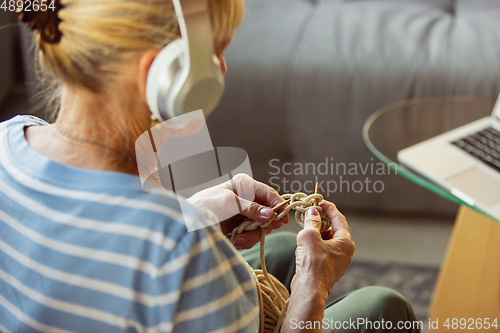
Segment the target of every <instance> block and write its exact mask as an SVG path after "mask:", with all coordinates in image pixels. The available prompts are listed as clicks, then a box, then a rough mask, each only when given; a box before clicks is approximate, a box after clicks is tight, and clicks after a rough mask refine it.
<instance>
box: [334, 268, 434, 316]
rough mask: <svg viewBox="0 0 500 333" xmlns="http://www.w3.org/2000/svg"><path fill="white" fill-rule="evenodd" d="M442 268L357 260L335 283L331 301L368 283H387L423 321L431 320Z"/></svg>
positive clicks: (377, 284) (385, 285)
mask: <svg viewBox="0 0 500 333" xmlns="http://www.w3.org/2000/svg"><path fill="white" fill-rule="evenodd" d="M438 272H439V269H438V268H433V267H418V266H410V265H402V264H394V263H391V264H374V263H365V262H353V263H352V264H351V266H349V269H348V270H347V272H346V273H345V274H344V276H343V277H342V278H341V279H340V280H339V281H338V282H337V283H336V284H335V286H334V287H333V290H332V293H331V294H330V297H329V300H330V299H331V300H333V299H336V298H338V297H340V296H342V295H343V294H345V293H348V292H350V291H353V290H356V289H359V288H362V287H366V286H383V287H388V288H391V289H394V290H396V291H398V292H399V293H401V294H402V295H404V296H405V297H406V299H408V301H409V302H410V303H411V305H412V306H413V310H414V311H415V314H416V315H417V317H418V319H419V320H422V321H424V322H425V321H427V320H428V318H429V317H428V312H429V304H430V301H431V297H432V291H433V290H434V285H435V283H436V279H437V275H438Z"/></svg>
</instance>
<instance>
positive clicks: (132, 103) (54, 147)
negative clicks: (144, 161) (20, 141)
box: [25, 87, 150, 174]
mask: <svg viewBox="0 0 500 333" xmlns="http://www.w3.org/2000/svg"><path fill="white" fill-rule="evenodd" d="M119 95H120V96H104V95H99V94H94V93H91V92H88V91H85V90H82V89H71V88H68V87H65V89H63V93H62V97H61V108H60V111H59V113H58V117H57V120H56V122H55V124H53V125H51V126H45V127H30V128H27V130H26V132H25V133H26V139H27V140H28V143H29V145H30V146H31V147H32V148H33V149H35V150H36V151H38V152H39V153H41V154H43V155H46V156H47V157H49V158H52V159H54V160H57V161H59V162H62V163H65V164H69V165H72V166H75V167H80V168H85V169H94V170H103V171H105V170H106V171H117V172H125V173H131V174H138V171H137V163H136V162H135V149H134V147H135V140H136V139H137V137H138V136H139V135H140V134H142V133H143V132H145V131H146V130H148V129H149V126H150V115H149V110H148V109H147V106H144V105H140V103H138V102H140V99H137V98H136V99H134V98H133V97H134V96H133V95H134V94H133V93H132V94H130V93H129V94H127V93H126V92H125V91H123V90H122V91H121V92H120V94H119ZM119 97H122V98H119Z"/></svg>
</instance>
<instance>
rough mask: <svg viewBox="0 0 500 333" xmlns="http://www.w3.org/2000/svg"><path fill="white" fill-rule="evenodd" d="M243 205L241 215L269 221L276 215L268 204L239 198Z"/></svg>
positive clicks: (241, 205) (258, 220)
mask: <svg viewBox="0 0 500 333" xmlns="http://www.w3.org/2000/svg"><path fill="white" fill-rule="evenodd" d="M238 199H239V202H240V207H241V212H240V214H241V215H244V216H246V217H248V218H249V219H251V220H254V221H257V222H267V221H269V220H270V219H272V218H273V217H274V211H273V210H272V209H271V208H269V207H266V206H262V205H259V204H258V203H256V202H254V201H249V200H246V199H243V198H238Z"/></svg>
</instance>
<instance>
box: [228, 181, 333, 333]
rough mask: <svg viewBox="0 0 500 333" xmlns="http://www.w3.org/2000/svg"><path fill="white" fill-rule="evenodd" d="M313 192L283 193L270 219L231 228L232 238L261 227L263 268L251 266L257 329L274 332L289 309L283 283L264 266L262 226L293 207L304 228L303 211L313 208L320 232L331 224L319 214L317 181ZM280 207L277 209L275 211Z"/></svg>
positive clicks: (244, 223)
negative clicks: (319, 217)
mask: <svg viewBox="0 0 500 333" xmlns="http://www.w3.org/2000/svg"><path fill="white" fill-rule="evenodd" d="M315 192H316V193H314V194H311V195H307V194H304V193H295V194H284V195H282V196H281V197H282V198H283V199H285V201H284V202H282V203H280V204H278V205H276V206H275V207H274V208H273V210H274V218H273V219H272V220H271V221H269V222H256V221H252V220H246V221H244V222H243V223H241V224H240V225H239V226H237V227H236V228H234V229H233V231H232V233H231V242H234V239H235V237H236V235H238V234H240V233H242V232H243V231H245V230H256V229H257V228H261V231H260V265H261V267H262V269H256V270H252V269H251V272H252V276H253V279H254V281H255V285H256V286H257V294H258V298H259V314H260V325H259V333H277V332H279V330H280V328H281V325H282V324H283V321H284V319H285V316H286V312H287V310H288V301H289V299H290V295H289V293H288V290H287V289H286V287H285V286H284V285H283V284H282V283H281V282H280V281H279V280H278V279H277V278H275V277H274V276H273V275H271V274H269V273H268V272H267V269H266V262H265V257H264V245H265V236H266V233H265V230H264V228H265V227H267V226H268V225H269V224H271V223H272V221H277V220H281V219H282V218H283V217H284V216H285V215H286V214H288V213H289V212H290V210H292V209H293V210H295V219H296V221H297V223H298V224H299V225H300V226H301V227H302V228H303V227H304V218H305V213H306V211H307V210H308V209H309V208H316V209H317V210H318V212H319V213H320V216H321V221H322V226H321V232H324V231H327V230H328V229H329V228H330V226H331V223H330V220H329V219H328V218H327V217H326V216H324V215H321V211H322V209H321V207H320V206H319V203H320V202H321V200H323V196H322V195H321V194H319V193H318V184H316V191H315ZM281 209H283V210H282V211H281V212H280V213H278V212H279V211H280V210H281Z"/></svg>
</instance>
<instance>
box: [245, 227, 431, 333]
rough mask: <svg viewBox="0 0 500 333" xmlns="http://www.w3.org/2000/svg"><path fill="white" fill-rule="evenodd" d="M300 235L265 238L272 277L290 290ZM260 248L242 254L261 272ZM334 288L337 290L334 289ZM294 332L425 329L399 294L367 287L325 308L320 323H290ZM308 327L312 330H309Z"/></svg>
mask: <svg viewBox="0 0 500 333" xmlns="http://www.w3.org/2000/svg"><path fill="white" fill-rule="evenodd" d="M296 247H297V235H296V234H294V233H292V232H276V233H271V234H269V235H268V236H266V243H265V260H266V267H267V270H268V272H269V273H271V274H272V275H274V276H275V277H276V278H277V279H279V280H280V281H281V282H282V283H283V284H284V285H285V286H286V287H287V288H288V289H289V290H290V283H291V281H292V278H293V275H294V274H295V249H296ZM259 249H260V244H257V245H256V246H254V247H253V248H251V249H249V250H242V251H240V252H241V254H242V255H243V257H244V258H245V260H246V261H247V262H248V263H249V264H250V266H252V267H253V268H254V269H255V268H260V255H259ZM334 288H335V287H334ZM291 325H293V326H295V327H292V328H312V327H313V325H317V326H316V327H321V328H323V332H325V333H331V332H366V333H372V332H408V333H410V332H411V333H417V332H420V329H421V328H423V323H422V322H421V321H418V320H417V318H416V316H415V314H414V313H413V310H412V308H411V305H410V303H408V301H407V300H406V299H405V298H404V297H403V295H401V294H399V293H398V292H396V291H394V290H391V289H388V288H384V287H365V288H362V289H359V290H356V291H353V292H351V293H348V294H346V295H344V296H342V297H340V298H338V299H336V300H335V301H333V302H331V303H330V304H328V305H327V306H326V309H325V318H324V319H323V321H322V322H321V323H320V322H316V323H313V322H297V321H295V322H294V321H293V320H292V321H291ZM307 325H309V326H307Z"/></svg>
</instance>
